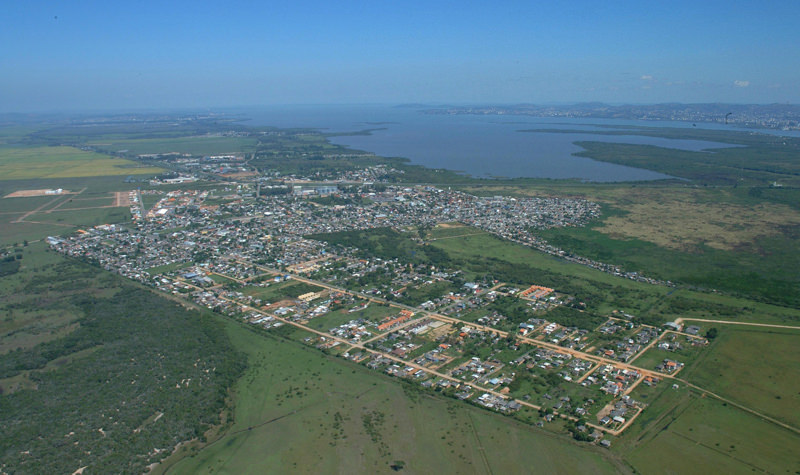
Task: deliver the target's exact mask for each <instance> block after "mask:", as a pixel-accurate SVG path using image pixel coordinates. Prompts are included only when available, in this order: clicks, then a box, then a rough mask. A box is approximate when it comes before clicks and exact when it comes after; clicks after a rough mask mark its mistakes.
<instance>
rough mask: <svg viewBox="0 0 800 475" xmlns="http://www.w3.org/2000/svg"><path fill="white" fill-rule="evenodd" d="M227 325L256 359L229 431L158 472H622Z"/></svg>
mask: <svg viewBox="0 0 800 475" xmlns="http://www.w3.org/2000/svg"><path fill="white" fill-rule="evenodd" d="M228 331H229V334H230V335H231V338H232V340H233V342H234V346H235V347H237V348H239V349H241V350H243V351H245V352H246V353H247V354H248V356H249V358H250V367H249V369H248V370H247V372H246V374H245V375H244V377H243V378H242V379H241V380H240V381H239V382H238V383H237V385H236V388H235V401H236V409H235V415H234V418H233V425H232V427H231V428H230V430H229V431H228V432H227V433H225V434H224V435H223V436H222V437H221V438H220V439H218V440H216V441H214V442H213V443H211V444H210V445H208V446H207V447H205V448H203V449H201V450H199V451H196V449H193V448H186V449H184V450H182V451H180V452H179V453H178V456H177V457H173V459H172V460H170V461H168V462H167V463H166V464H164V465H162V466H161V467H159V468H158V469H157V470H156V473H163V471H164V470H165V469H167V468H168V473H176V474H182V473H210V472H213V473H220V474H223V473H279V472H282V473H286V472H292V473H391V472H392V469H391V465H392V464H397V463H400V462H402V464H403V466H404V469H403V470H402V471H403V472H404V473H442V472H449V473H492V472H493V473H513V472H519V471H520V470H522V471H527V470H532V469H533V468H534V467H535V468H536V469H537V470H542V471H545V472H547V473H610V472H615V471H619V470H622V471H625V468H626V467H625V466H624V465H615V464H613V463H612V462H614V461H613V460H610V454H609V453H608V452H602V451H599V450H597V449H589V450H586V449H581V448H580V447H578V446H577V445H574V444H573V443H572V442H570V441H569V440H568V439H565V438H563V437H560V436H554V435H551V434H549V433H547V432H544V431H541V430H536V429H533V428H530V427H528V426H524V425H521V424H519V423H516V422H514V421H512V420H509V419H508V418H504V417H502V416H498V415H494V414H489V413H486V412H484V411H481V410H478V409H476V408H472V407H469V406H466V405H464V404H461V403H457V402H455V401H449V400H444V399H440V398H438V397H431V396H427V395H425V394H422V393H419V392H417V391H416V390H414V389H409V388H406V387H405V386H404V385H403V384H402V383H400V382H397V381H392V380H389V379H387V378H385V377H381V376H378V375H375V374H374V373H370V372H369V371H368V370H366V369H364V368H363V367H360V366H358V365H355V364H352V363H347V362H344V361H341V360H335V359H330V358H325V357H321V356H320V355H319V353H318V352H316V351H315V350H311V349H305V348H302V347H299V346H298V345H295V344H290V343H288V342H285V341H281V340H276V339H273V338H264V337H262V336H260V335H258V334H255V333H253V332H250V331H248V330H247V329H244V328H242V327H240V326H235V325H230V326H229V329H228ZM179 457H183V458H182V459H181V460H177V462H176V461H175V459H177V458H179ZM172 462H175V463H174V465H170V463H172Z"/></svg>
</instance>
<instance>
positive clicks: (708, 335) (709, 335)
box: [706, 327, 719, 340]
mask: <svg viewBox="0 0 800 475" xmlns="http://www.w3.org/2000/svg"><path fill="white" fill-rule="evenodd" d="M718 334H719V330H717V329H716V328H715V327H711V328H709V329H708V331H707V332H706V338H708V339H709V340H713V339H714V338H716V337H717V335H718Z"/></svg>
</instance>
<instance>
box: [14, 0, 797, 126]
mask: <svg viewBox="0 0 800 475" xmlns="http://www.w3.org/2000/svg"><path fill="white" fill-rule="evenodd" d="M4 10H5V11H4V15H3V17H2V18H0V25H1V26H2V28H0V40H1V41H2V42H3V44H4V45H7V47H6V48H4V50H3V51H2V52H1V53H0V60H2V64H3V65H4V70H5V72H6V74H3V75H2V77H0V112H21V113H26V112H55V111H58V112H63V111H114V110H117V111H120V110H131V109H137V110H142V109H150V110H167V109H171V110H174V109H206V108H215V109H225V108H239V107H250V106H272V105H290V104H314V105H325V104H337V105H344V104H404V103H406V104H407V103H433V104H454V105H474V104H518V103H535V104H572V103H580V102H605V103H610V104H658V103H669V102H679V103H715V102H721V103H736V104H771V103H800V50H798V48H796V47H795V45H796V44H797V43H798V40H800V31H799V30H798V29H797V28H796V27H795V21H794V20H795V19H796V18H799V17H800V4H796V3H793V2H771V3H767V4H763V5H761V4H759V5H756V4H753V3H750V2H717V1H711V2H701V3H697V2H692V3H689V2H685V1H679V2H672V3H669V4H658V5H655V4H648V5H643V4H641V3H640V2H617V3H614V4H598V3H596V2H589V1H577V2H571V3H570V4H567V5H549V4H546V5H531V4H529V2H501V3H499V4H495V5H492V6H491V7H489V6H485V5H478V4H470V3H463V2H447V3H437V4H434V5H431V4H428V3H423V2H410V3H405V4H388V3H386V4H383V3H377V2H376V3H369V4H361V3H360V2H341V3H337V4H332V3H328V2H320V1H305V2H292V3H290V4H273V3H271V2H267V3H263V4H262V3H256V4H251V3H248V2H235V3H226V4H224V5H223V4H219V3H211V2H186V1H177V2H151V1H145V2H141V3H137V4H129V3H124V4H115V3H113V2H91V1H90V2H81V3H80V4H72V3H69V4H62V3H57V2H52V1H40V2H25V3H22V2H19V3H15V4H11V5H8V6H6V8H5V9H4Z"/></svg>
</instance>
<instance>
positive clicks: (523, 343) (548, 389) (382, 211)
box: [48, 171, 708, 446]
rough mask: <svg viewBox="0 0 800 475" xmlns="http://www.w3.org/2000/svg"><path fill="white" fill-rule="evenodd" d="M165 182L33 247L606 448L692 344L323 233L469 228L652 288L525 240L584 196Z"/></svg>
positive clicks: (557, 293)
mask: <svg viewBox="0 0 800 475" xmlns="http://www.w3.org/2000/svg"><path fill="white" fill-rule="evenodd" d="M362 175H363V176H365V177H367V176H372V175H374V173H370V172H369V171H365V172H364V173H362ZM170 184H174V183H170ZM181 184H182V185H183V186H185V187H186V188H184V189H180V190H172V191H161V190H159V189H158V187H157V186H153V187H151V189H144V190H142V189H139V190H136V191H132V192H130V194H129V196H127V199H128V202H129V203H130V207H131V215H132V217H133V220H132V222H131V223H130V224H127V225H126V224H115V225H100V226H96V227H93V228H89V229H83V230H80V231H78V232H77V233H75V234H74V235H72V236H68V237H50V238H48V243H49V244H50V246H51V247H52V248H53V249H56V250H58V251H59V252H62V253H65V254H67V255H70V256H73V257H77V258H82V259H89V260H91V261H94V262H96V263H98V264H100V265H101V266H102V267H104V268H105V269H107V270H110V271H113V272H117V273H119V274H121V275H123V276H125V277H128V278H130V279H133V280H136V281H138V282H141V283H143V284H145V285H148V286H152V287H154V288H156V289H158V290H160V291H162V292H165V293H167V294H170V295H172V296H174V297H178V298H184V299H187V300H191V301H192V302H194V303H195V304H198V305H202V306H204V307H207V308H209V309H213V310H214V311H217V312H220V313H222V314H225V315H228V316H230V317H232V318H236V319H239V320H242V321H246V322H248V323H249V324H252V325H254V326H258V327H261V328H264V329H266V331H271V332H276V333H277V334H279V335H281V336H283V337H286V338H289V339H292V340H296V341H298V342H301V343H303V344H306V345H310V346H313V347H316V348H318V349H319V350H321V351H324V352H327V353H330V354H333V355H337V356H340V357H342V358H346V359H348V360H351V361H355V362H358V363H360V364H363V365H365V366H367V367H369V368H371V369H373V370H375V371H381V372H384V373H386V374H389V375H392V376H395V377H398V378H403V379H406V380H408V381H410V382H412V383H413V384H415V385H419V387H420V388H423V389H426V390H431V391H439V392H442V393H444V394H446V395H449V396H452V397H455V398H458V399H461V400H464V401H467V402H469V403H472V404H476V405H479V406H482V407H485V408H487V409H490V410H493V411H498V412H501V413H504V414H509V415H511V416H513V417H518V418H520V419H521V420H524V421H526V422H529V423H535V424H537V425H543V424H547V423H548V422H551V421H553V420H554V419H555V418H561V419H564V420H567V421H569V422H570V424H571V426H570V427H574V431H573V432H574V434H573V435H574V436H575V438H576V439H579V440H586V441H596V442H597V443H598V444H601V445H604V446H608V445H610V444H611V441H610V439H608V438H606V437H607V436H608V435H611V436H615V435H619V434H620V433H622V431H624V430H625V429H626V428H627V427H628V426H630V424H631V423H632V422H633V420H634V419H636V417H637V416H638V415H639V414H641V413H642V411H643V410H645V408H646V404H644V403H643V402H641V401H640V400H637V399H636V395H637V394H638V392H637V388H639V391H641V390H642V389H641V388H652V387H656V386H657V385H660V384H671V385H674V387H678V385H680V384H683V382H682V381H681V380H680V379H678V377H677V375H678V374H679V373H680V371H681V369H682V368H683V366H684V365H685V364H686V363H687V362H690V361H692V360H693V359H694V358H696V356H697V354H698V353H699V352H700V351H702V349H703V348H704V347H705V346H706V345H707V344H708V341H707V340H706V339H705V338H704V337H703V336H701V329H700V328H699V327H697V326H691V327H687V328H684V327H683V326H682V325H681V324H678V323H674V322H668V323H669V324H668V325H665V326H663V327H654V326H651V325H645V324H640V323H634V322H633V321H632V316H631V315H629V314H626V313H623V312H615V313H614V314H611V315H608V316H607V317H606V318H605V319H604V321H602V322H601V323H600V324H599V325H597V324H595V323H594V322H593V321H591V320H586V321H584V320H578V323H575V320H565V319H564V318H563V315H566V314H567V313H568V314H569V315H578V316H580V315H581V313H580V312H581V310H580V308H581V297H582V296H581V295H569V294H566V293H564V292H563V291H561V290H560V289H557V288H555V289H554V288H548V287H545V286H542V285H540V283H539V282H536V281H535V276H531V278H532V280H531V281H530V282H528V283H527V285H524V286H520V285H518V284H512V283H507V282H501V281H498V280H496V279H492V278H490V277H487V276H477V275H469V274H467V273H465V272H464V271H463V270H462V269H457V268H449V267H447V266H446V265H445V264H441V263H437V262H436V261H435V253H433V252H432V251H426V252H428V253H429V254H430V255H431V256H433V258H434V259H428V260H426V261H418V260H417V261H415V259H414V258H413V256H412V257H411V258H409V257H408V256H398V257H391V258H390V257H386V256H384V257H379V256H374V255H369V252H368V250H364V249H357V248H356V247H352V246H348V245H344V244H342V243H341V242H338V243H337V242H335V241H336V240H335V239H333V237H335V236H339V235H342V234H344V235H346V234H347V233H349V232H354V231H370V232H386V233H389V232H391V233H396V234H398V235H401V236H406V237H407V239H409V240H411V241H412V242H413V243H415V245H419V246H420V249H430V248H431V246H430V245H429V244H430V242H433V241H435V240H436V239H447V238H448V237H453V236H460V235H464V234H469V233H474V232H481V233H484V234H485V233H488V234H491V235H493V236H497V237H499V238H502V239H505V240H509V241H512V242H515V243H519V244H524V245H526V246H529V247H532V248H534V249H538V250H542V251H544V252H547V253H549V254H552V255H556V256H561V257H569V258H570V259H572V260H573V261H576V262H579V263H582V264H585V265H589V266H591V267H595V268H600V269H602V270H606V271H608V272H612V273H615V274H616V275H620V276H623V277H628V278H632V279H636V280H641V281H646V282H656V281H654V280H652V279H647V278H646V277H643V276H640V275H638V274H634V275H626V274H624V273H622V272H621V271H619V270H618V269H615V268H613V266H607V265H603V264H600V263H594V262H593V261H588V260H581V258H576V257H571V256H564V254H563V253H562V252H560V251H559V250H558V249H556V248H552V247H551V246H549V245H548V244H547V243H546V242H542V241H541V240H538V239H537V238H536V237H535V236H534V235H533V234H532V233H531V230H532V229H544V228H550V227H562V226H580V225H582V224H584V223H585V222H587V221H588V220H590V219H592V218H594V217H596V216H598V214H599V213H600V207H599V205H598V204H596V203H593V202H590V201H586V200H580V199H566V198H517V199H515V198H507V197H488V198H485V197H476V196H472V195H469V194H466V193H463V192H459V191H452V190H447V189H440V188H436V187H432V186H406V187H397V186H388V185H380V186H375V185H373V184H372V183H365V184H362V185H360V186H349V187H348V188H347V190H346V191H345V190H343V189H340V185H335V184H330V183H328V184H321V185H316V186H314V185H307V186H295V187H293V188H291V189H290V188H282V189H281V190H280V192H279V193H263V191H265V190H267V189H268V188H266V187H262V186H261V185H259V184H257V183H252V182H251V183H247V182H229V183H226V184H220V185H219V188H214V189H207V188H204V189H198V190H193V189H191V185H192V180H182V181H181ZM342 188H344V187H343V186H342ZM431 230H435V231H436V232H435V233H434V232H430V231H431ZM428 257H430V256H428Z"/></svg>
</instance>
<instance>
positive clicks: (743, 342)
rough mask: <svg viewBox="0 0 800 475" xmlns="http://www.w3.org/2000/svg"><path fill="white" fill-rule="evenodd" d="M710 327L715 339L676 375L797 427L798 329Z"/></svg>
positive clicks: (799, 415) (799, 425)
mask: <svg viewBox="0 0 800 475" xmlns="http://www.w3.org/2000/svg"><path fill="white" fill-rule="evenodd" d="M704 325H710V324H708V323H704ZM714 326H715V327H716V328H718V329H719V336H718V337H717V338H716V339H715V340H714V342H713V343H712V345H711V347H710V348H709V349H707V350H706V351H705V352H703V354H701V356H700V359H699V360H698V361H697V362H696V363H695V365H694V366H692V367H689V368H687V370H685V371H686V372H685V374H682V375H681V376H682V377H684V378H688V380H689V381H691V382H693V383H696V384H697V385H698V386H700V387H702V388H705V389H708V390H710V391H712V392H714V393H716V394H719V395H720V396H723V397H726V398H729V399H730V400H732V401H735V402H737V403H740V404H742V405H744V406H746V407H749V408H752V409H754V410H756V411H758V412H761V413H763V414H766V415H768V416H771V417H774V418H775V419H778V420H780V421H783V422H786V423H788V424H790V425H792V426H794V427H797V428H800V412H798V411H797V408H798V407H800V364H798V361H800V344H799V343H800V330H785V329H777V328H769V329H765V328H754V327H737V326H736V325H714Z"/></svg>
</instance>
